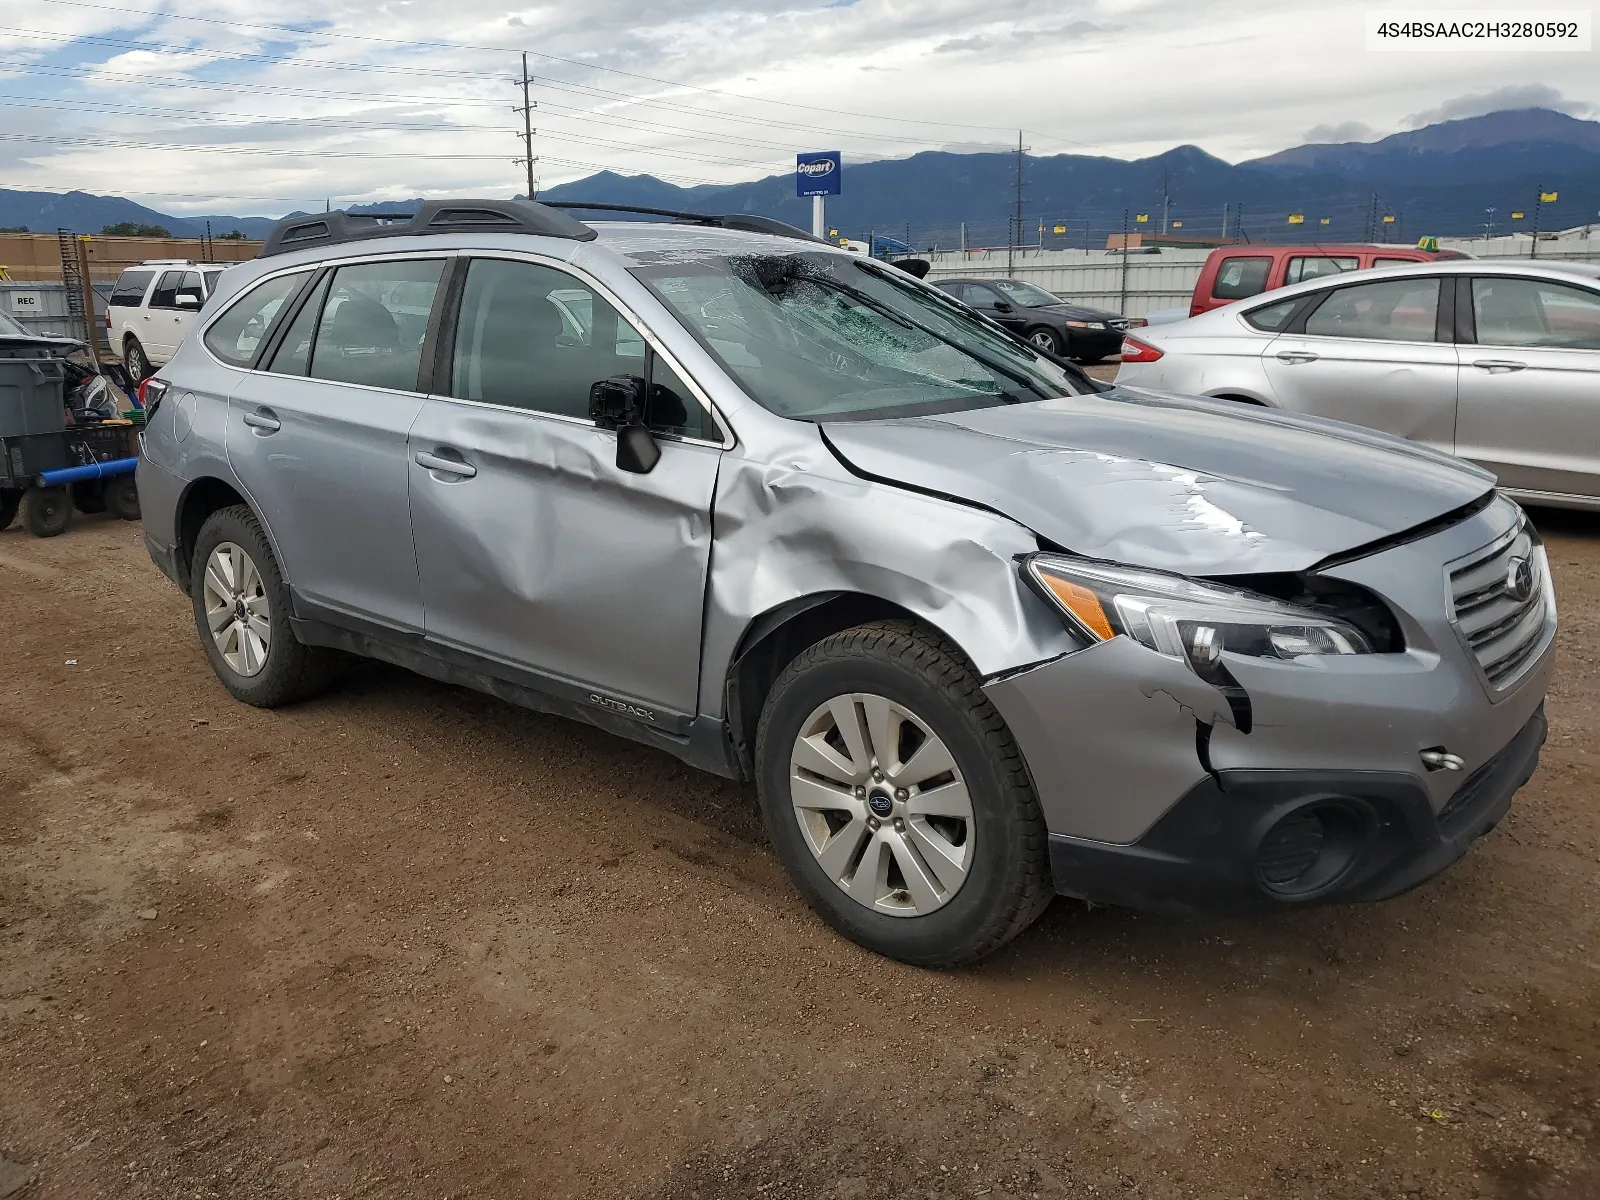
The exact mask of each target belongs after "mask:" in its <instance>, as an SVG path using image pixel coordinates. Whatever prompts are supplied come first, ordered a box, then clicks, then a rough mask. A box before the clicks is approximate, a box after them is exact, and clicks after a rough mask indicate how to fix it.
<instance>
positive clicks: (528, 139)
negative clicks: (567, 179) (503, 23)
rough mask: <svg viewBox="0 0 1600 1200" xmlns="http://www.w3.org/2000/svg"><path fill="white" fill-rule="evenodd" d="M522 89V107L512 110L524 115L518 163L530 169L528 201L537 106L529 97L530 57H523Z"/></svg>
mask: <svg viewBox="0 0 1600 1200" xmlns="http://www.w3.org/2000/svg"><path fill="white" fill-rule="evenodd" d="M516 82H517V83H518V84H520V85H521V87H522V107H521V108H515V109H512V111H513V112H519V113H521V114H522V157H521V158H519V159H517V160H516V161H517V162H520V163H524V164H526V165H527V168H528V199H529V200H532V199H533V163H534V158H533V132H534V131H533V110H534V108H535V107H536V105H535V104H534V103H533V100H532V99H531V98H530V97H529V95H528V85H529V84H531V83H532V82H533V79H532V77H531V76H530V75H529V74H528V55H527V52H526V51H524V52H523V55H522V78H521V79H519V80H517V81H516Z"/></svg>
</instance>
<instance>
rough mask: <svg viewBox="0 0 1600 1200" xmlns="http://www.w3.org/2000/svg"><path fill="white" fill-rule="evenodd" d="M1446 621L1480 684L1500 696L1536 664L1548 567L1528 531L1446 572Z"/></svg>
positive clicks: (1525, 526) (1545, 615) (1545, 629)
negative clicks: (1471, 662) (1479, 675)
mask: <svg viewBox="0 0 1600 1200" xmlns="http://www.w3.org/2000/svg"><path fill="white" fill-rule="evenodd" d="M1448 575H1449V585H1450V606H1451V608H1450V622H1451V624H1452V625H1454V626H1455V629H1456V632H1457V633H1458V634H1460V636H1461V639H1462V640H1463V641H1464V642H1465V643H1466V645H1467V648H1468V649H1469V650H1470V651H1471V652H1472V657H1473V660H1474V661H1475V662H1476V663H1477V665H1478V669H1479V671H1480V672H1482V675H1483V678H1484V680H1485V682H1487V684H1488V685H1489V687H1490V688H1491V689H1492V690H1493V691H1495V692H1497V693H1498V692H1504V691H1506V690H1508V689H1509V688H1511V687H1512V686H1513V685H1514V684H1516V682H1517V681H1518V680H1520V679H1521V678H1522V677H1523V675H1524V674H1526V672H1527V671H1528V669H1529V668H1530V667H1531V666H1532V665H1533V664H1534V663H1535V662H1537V661H1538V658H1539V651H1540V650H1541V649H1542V648H1543V647H1544V645H1545V643H1546V641H1547V640H1548V637H1549V636H1550V632H1551V629H1550V627H1551V624H1552V622H1551V618H1550V607H1551V606H1550V567H1549V563H1548V560H1547V559H1546V556H1545V551H1544V546H1543V545H1542V544H1541V543H1540V541H1539V538H1538V535H1537V534H1536V533H1535V532H1534V530H1533V527H1532V526H1531V525H1530V524H1529V523H1528V521H1527V519H1526V518H1523V520H1522V521H1521V523H1520V524H1519V525H1518V526H1517V527H1516V528H1515V529H1513V530H1511V531H1509V532H1508V533H1505V534H1503V535H1502V536H1500V537H1499V538H1497V539H1495V540H1494V541H1493V542H1491V543H1489V544H1488V545H1487V546H1485V547H1483V548H1482V549H1480V550H1477V551H1475V552H1473V553H1472V554H1470V555H1468V556H1467V557H1466V558H1464V559H1460V560H1458V561H1456V562H1455V563H1452V564H1451V565H1450V567H1449V569H1448Z"/></svg>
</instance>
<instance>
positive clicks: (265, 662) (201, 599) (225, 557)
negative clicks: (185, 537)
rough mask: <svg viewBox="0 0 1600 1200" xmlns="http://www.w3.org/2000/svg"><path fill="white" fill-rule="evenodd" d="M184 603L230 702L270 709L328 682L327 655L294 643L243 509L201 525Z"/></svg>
mask: <svg viewBox="0 0 1600 1200" xmlns="http://www.w3.org/2000/svg"><path fill="white" fill-rule="evenodd" d="M189 598H190V600H191V602H192V603H193V605H194V620H195V628H196V630H197V631H198V632H199V634H200V644H201V646H202V647H203V648H204V650H205V652H206V657H207V658H208V659H210V660H211V669H212V670H214V671H215V672H216V673H217V678H218V679H220V680H221V681H222V686H223V687H225V688H227V689H228V692H229V693H230V694H231V695H232V696H233V698H234V699H235V700H242V701H243V702H244V703H246V704H251V705H254V706H255V707H256V708H276V707H278V706H279V705H281V704H292V703H294V702H295V701H297V700H305V699H308V698H310V697H311V696H314V695H316V694H317V693H318V692H320V691H322V690H323V689H324V688H325V687H327V685H328V683H329V682H330V681H331V680H332V678H333V674H334V666H335V663H336V658H335V656H334V654H333V652H332V651H330V650H325V649H323V648H322V647H320V646H306V645H302V644H301V643H300V642H299V641H297V640H296V639H295V636H294V631H293V630H292V629H291V628H290V626H289V613H290V611H291V608H290V600H289V588H288V585H287V584H286V583H285V582H284V579H283V573H282V572H281V571H280V570H279V569H278V563H277V560H276V559H275V558H274V557H273V556H272V547H271V546H270V545H268V543H267V536H266V534H265V533H263V532H262V529H261V524H260V522H258V521H257V520H256V517H255V514H254V513H252V512H251V511H250V510H249V509H248V508H246V507H245V506H244V505H242V504H239V505H234V506H233V507H232V508H224V509H219V510H218V511H217V512H214V513H212V514H211V516H210V517H208V518H207V519H206V523H205V524H204V525H202V526H201V527H200V535H199V537H197V538H196V539H195V546H194V557H193V558H192V559H191V560H190V568H189Z"/></svg>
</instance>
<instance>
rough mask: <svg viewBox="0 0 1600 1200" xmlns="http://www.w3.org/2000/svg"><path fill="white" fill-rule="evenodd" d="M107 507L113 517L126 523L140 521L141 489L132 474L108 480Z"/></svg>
mask: <svg viewBox="0 0 1600 1200" xmlns="http://www.w3.org/2000/svg"><path fill="white" fill-rule="evenodd" d="M105 506H106V509H107V511H109V512H110V513H111V515H112V516H114V517H118V518H120V519H122V520H124V521H137V520H138V519H139V517H140V516H141V513H140V511H139V487H138V485H137V484H136V483H135V482H134V478H133V476H132V475H131V474H130V475H118V476H116V477H114V478H112V479H108V480H106V486H105Z"/></svg>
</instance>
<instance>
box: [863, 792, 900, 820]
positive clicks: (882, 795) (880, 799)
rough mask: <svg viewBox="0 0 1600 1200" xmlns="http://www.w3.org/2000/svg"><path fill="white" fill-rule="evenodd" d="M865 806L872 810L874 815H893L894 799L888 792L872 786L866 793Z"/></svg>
mask: <svg viewBox="0 0 1600 1200" xmlns="http://www.w3.org/2000/svg"><path fill="white" fill-rule="evenodd" d="M867 807H868V808H870V809H871V810H872V815H873V816H875V817H891V816H893V815H894V799H893V798H892V797H891V796H890V795H889V793H888V792H885V791H881V790H879V789H878V788H873V789H872V791H870V792H869V793H867Z"/></svg>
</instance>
